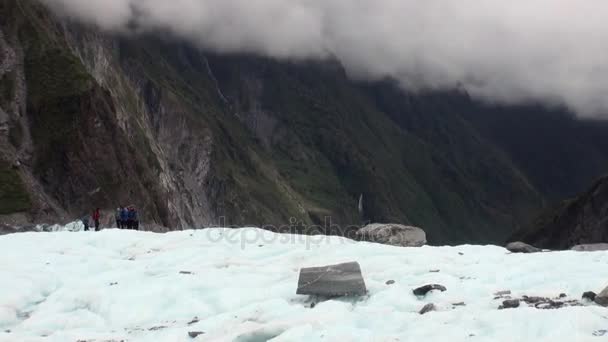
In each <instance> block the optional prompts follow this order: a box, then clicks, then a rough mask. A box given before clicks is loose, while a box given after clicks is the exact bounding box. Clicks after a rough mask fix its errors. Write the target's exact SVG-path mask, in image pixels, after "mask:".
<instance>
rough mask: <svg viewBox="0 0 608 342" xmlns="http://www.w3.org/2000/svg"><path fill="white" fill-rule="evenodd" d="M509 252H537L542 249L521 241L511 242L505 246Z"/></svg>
mask: <svg viewBox="0 0 608 342" xmlns="http://www.w3.org/2000/svg"><path fill="white" fill-rule="evenodd" d="M505 248H506V249H507V250H508V251H509V252H513V253H538V252H541V251H542V250H541V249H539V248H536V247H534V246H530V245H528V244H527V243H523V242H511V243H509V244H508V245H507V246H506V247H505Z"/></svg>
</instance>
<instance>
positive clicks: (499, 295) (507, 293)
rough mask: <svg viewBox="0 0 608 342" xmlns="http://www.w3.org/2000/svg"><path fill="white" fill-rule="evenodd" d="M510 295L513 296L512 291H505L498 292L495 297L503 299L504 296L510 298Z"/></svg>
mask: <svg viewBox="0 0 608 342" xmlns="http://www.w3.org/2000/svg"><path fill="white" fill-rule="evenodd" d="M510 294H511V290H505V291H498V292H496V293H495V294H494V295H495V296H498V297H502V296H508V295H510Z"/></svg>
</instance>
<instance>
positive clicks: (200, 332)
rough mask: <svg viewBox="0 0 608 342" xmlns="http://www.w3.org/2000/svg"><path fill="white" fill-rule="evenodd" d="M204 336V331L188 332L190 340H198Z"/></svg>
mask: <svg viewBox="0 0 608 342" xmlns="http://www.w3.org/2000/svg"><path fill="white" fill-rule="evenodd" d="M203 334H204V332H202V331H189V332H188V336H190V338H197V337H199V336H200V335H203Z"/></svg>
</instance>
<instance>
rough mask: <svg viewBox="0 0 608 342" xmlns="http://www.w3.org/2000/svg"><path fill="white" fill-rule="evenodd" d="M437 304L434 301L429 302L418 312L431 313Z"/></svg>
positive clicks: (422, 313)
mask: <svg viewBox="0 0 608 342" xmlns="http://www.w3.org/2000/svg"><path fill="white" fill-rule="evenodd" d="M435 309H436V308H435V304H433V303H429V304H427V305H425V306H424V307H423V308H422V309H420V312H418V313H419V314H421V315H424V314H425V313H429V312H431V311H435Z"/></svg>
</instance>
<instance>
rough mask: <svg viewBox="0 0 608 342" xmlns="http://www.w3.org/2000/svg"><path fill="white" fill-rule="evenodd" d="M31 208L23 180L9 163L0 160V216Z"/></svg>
mask: <svg viewBox="0 0 608 342" xmlns="http://www.w3.org/2000/svg"><path fill="white" fill-rule="evenodd" d="M31 206H32V203H31V199H30V196H29V194H28V192H27V190H26V189H25V186H24V184H23V180H22V179H21V177H19V174H18V173H17V171H15V169H13V168H12V167H11V166H10V164H9V163H7V162H5V161H4V160H1V159H0V215H4V214H12V213H16V212H22V211H27V210H29V209H30V208H31Z"/></svg>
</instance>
